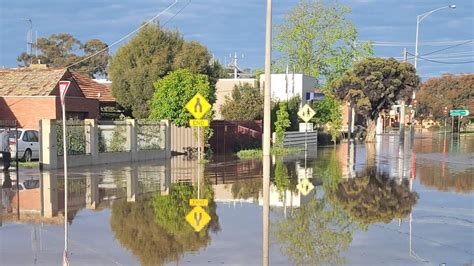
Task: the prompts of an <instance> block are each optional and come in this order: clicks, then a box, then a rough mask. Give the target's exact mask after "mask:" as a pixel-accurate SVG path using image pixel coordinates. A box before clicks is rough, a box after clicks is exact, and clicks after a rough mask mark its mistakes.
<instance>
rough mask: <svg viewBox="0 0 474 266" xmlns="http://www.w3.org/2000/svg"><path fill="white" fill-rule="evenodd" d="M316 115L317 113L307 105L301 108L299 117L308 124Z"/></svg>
mask: <svg viewBox="0 0 474 266" xmlns="http://www.w3.org/2000/svg"><path fill="white" fill-rule="evenodd" d="M314 114H316V113H315V112H314V110H313V109H312V108H311V107H309V105H308V104H305V105H304V106H303V108H301V110H299V112H298V116H299V117H300V118H301V119H303V121H305V122H306V123H308V121H309V120H311V118H313V116H314Z"/></svg>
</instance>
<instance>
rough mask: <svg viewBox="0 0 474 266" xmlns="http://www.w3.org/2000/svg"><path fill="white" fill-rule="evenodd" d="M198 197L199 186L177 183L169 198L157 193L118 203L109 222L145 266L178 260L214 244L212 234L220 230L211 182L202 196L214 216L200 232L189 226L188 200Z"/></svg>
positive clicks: (117, 236)
mask: <svg viewBox="0 0 474 266" xmlns="http://www.w3.org/2000/svg"><path fill="white" fill-rule="evenodd" d="M196 196H197V187H196V186H193V185H191V184H189V183H178V184H175V185H173V186H172V187H171V189H170V192H169V195H161V194H159V193H158V194H156V195H155V196H153V197H146V198H141V199H138V200H136V201H135V202H126V201H124V200H120V201H115V202H114V203H113V205H112V216H111V219H110V225H111V228H112V231H113V232H114V234H115V237H116V238H117V239H118V240H119V241H120V243H121V244H122V245H123V246H124V247H126V248H127V249H129V250H130V251H132V252H133V254H135V256H137V257H138V258H139V260H140V262H141V263H142V264H143V265H162V264H164V263H166V262H170V261H179V260H180V257H181V256H182V255H183V254H184V253H186V252H189V251H198V250H199V249H201V248H204V247H206V246H207V245H208V244H209V243H210V241H211V237H210V233H211V232H213V233H216V232H218V231H219V230H220V225H219V218H218V216H217V213H216V203H215V202H214V200H213V198H214V193H213V190H212V187H211V186H210V185H209V182H206V184H204V185H203V191H202V197H203V198H207V199H208V200H209V206H208V207H204V208H205V209H206V211H207V212H208V213H209V215H210V216H211V221H210V223H209V224H208V225H207V226H206V227H205V228H204V229H203V230H201V231H200V232H195V231H194V229H193V228H192V227H191V226H190V225H189V224H187V223H186V221H185V220H184V217H185V215H186V214H187V213H188V212H189V211H190V207H189V199H190V198H195V197H196Z"/></svg>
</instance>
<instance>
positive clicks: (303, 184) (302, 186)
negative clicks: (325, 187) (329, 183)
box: [296, 178, 314, 196]
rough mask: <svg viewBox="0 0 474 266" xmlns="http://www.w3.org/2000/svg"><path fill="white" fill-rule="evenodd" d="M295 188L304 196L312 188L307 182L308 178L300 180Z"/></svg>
mask: <svg viewBox="0 0 474 266" xmlns="http://www.w3.org/2000/svg"><path fill="white" fill-rule="evenodd" d="M296 188H297V189H298V190H299V191H300V192H301V194H303V195H304V196H306V195H308V193H309V192H311V190H313V188H314V186H313V184H312V183H311V182H309V180H308V178H304V179H303V180H301V181H300V182H299V183H298V185H297V186H296Z"/></svg>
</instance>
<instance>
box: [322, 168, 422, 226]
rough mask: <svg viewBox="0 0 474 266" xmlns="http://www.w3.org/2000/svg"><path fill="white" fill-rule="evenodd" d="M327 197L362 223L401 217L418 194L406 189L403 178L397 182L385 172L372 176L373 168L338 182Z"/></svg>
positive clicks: (410, 208) (404, 215) (406, 183)
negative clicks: (355, 176)
mask: <svg viewBox="0 0 474 266" xmlns="http://www.w3.org/2000/svg"><path fill="white" fill-rule="evenodd" d="M330 197H331V199H332V200H333V201H334V202H336V203H337V204H339V205H340V206H341V207H342V208H344V209H345V210H347V211H348V213H349V214H350V215H351V217H353V218H354V219H355V220H357V221H359V222H361V223H362V224H365V225H366V224H371V223H377V222H385V223H389V222H390V221H392V220H393V219H394V218H404V217H406V216H407V215H408V214H409V213H410V212H411V210H412V207H413V206H414V205H415V204H416V202H417V200H418V194H417V193H416V192H411V191H410V189H409V186H408V181H407V180H404V181H403V182H402V184H397V182H396V181H395V180H394V179H390V178H389V177H388V174H381V175H376V173H375V170H374V169H371V170H370V171H368V175H367V176H364V177H358V178H352V179H346V180H344V181H342V182H340V183H339V184H338V185H337V188H336V189H335V191H334V192H332V193H330Z"/></svg>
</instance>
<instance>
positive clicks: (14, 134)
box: [8, 130, 22, 139]
mask: <svg viewBox="0 0 474 266" xmlns="http://www.w3.org/2000/svg"><path fill="white" fill-rule="evenodd" d="M21 132H22V131H21V130H13V131H10V132H8V138H10V139H14V138H15V139H19V138H20V136H21Z"/></svg>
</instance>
